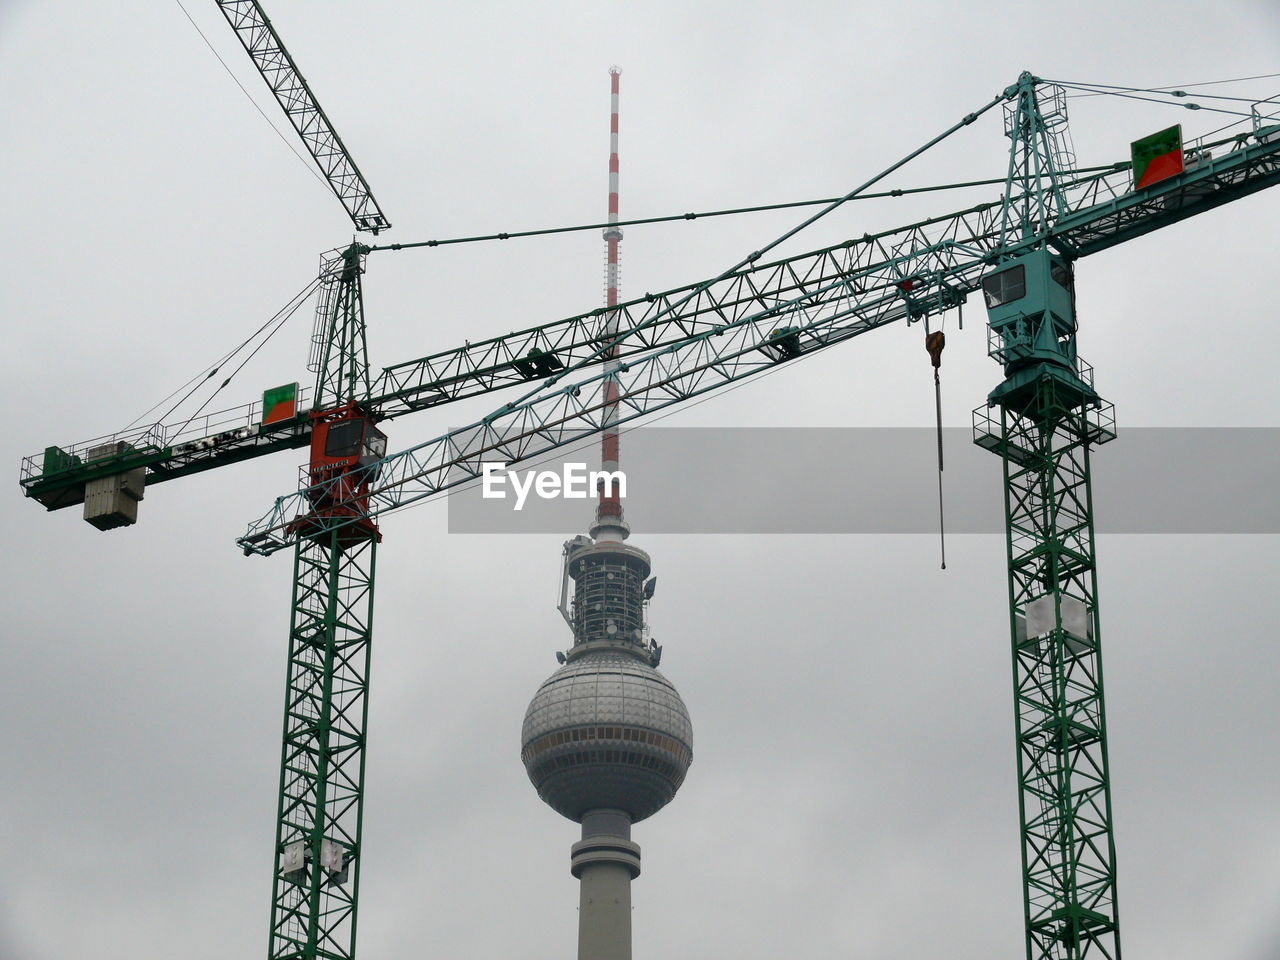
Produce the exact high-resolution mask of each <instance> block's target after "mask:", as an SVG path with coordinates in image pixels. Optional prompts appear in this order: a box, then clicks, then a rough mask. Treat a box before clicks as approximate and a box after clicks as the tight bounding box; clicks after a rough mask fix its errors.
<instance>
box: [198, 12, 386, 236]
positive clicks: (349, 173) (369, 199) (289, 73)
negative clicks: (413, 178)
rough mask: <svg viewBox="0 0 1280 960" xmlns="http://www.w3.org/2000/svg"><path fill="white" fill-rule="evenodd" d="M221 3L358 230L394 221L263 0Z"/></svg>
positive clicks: (383, 226)
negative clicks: (286, 47) (376, 198)
mask: <svg viewBox="0 0 1280 960" xmlns="http://www.w3.org/2000/svg"><path fill="white" fill-rule="evenodd" d="M217 3H218V9H219V10H221V11H222V15H223V16H224V17H226V18H227V23H229V24H231V27H232V29H233V30H235V32H236V36H237V37H239V38H240V42H241V44H243V45H244V49H245V51H246V52H247V53H248V54H249V56H250V58H251V59H252V60H253V65H254V66H255V67H257V68H258V72H259V73H260V74H262V79H263V80H265V81H266V82H267V86H268V87H270V88H271V93H272V95H273V96H274V97H275V98H276V101H277V102H278V103H279V104H280V107H281V109H283V110H284V112H285V116H287V117H288V118H289V122H290V123H291V124H293V129H294V130H296V131H297V132H298V136H299V137H301V138H302V142H303V144H304V145H305V146H306V148H307V151H308V152H309V153H310V154H311V156H312V158H313V159H314V160H315V162H316V166H318V167H319V168H320V172H321V173H322V174H324V178H325V180H327V181H328V183H329V186H330V188H331V189H332V190H333V192H334V194H335V195H336V196H337V198H338V200H340V201H341V202H342V205H343V207H345V208H346V211H347V213H348V215H350V217H351V221H352V222H353V223H354V224H355V225H356V229H357V230H367V231H369V232H370V233H373V234H377V233H378V232H379V231H382V230H386V229H387V228H388V227H390V226H391V221H389V220H388V219H387V218H386V216H384V215H383V213H382V209H381V208H380V207H379V206H378V201H377V200H375V199H374V197H373V192H372V191H371V190H370V189H369V183H368V181H366V180H365V178H364V175H363V174H362V173H361V172H360V168H359V167H357V166H356V162H355V161H354V160H353V159H351V154H350V153H348V152H347V148H346V146H344V145H343V143H342V138H341V137H339V136H338V134H337V131H335V130H334V129H333V124H331V123H330V122H329V118H328V117H327V116H325V112H324V110H323V108H321V106H320V104H319V103H318V102H317V101H316V98H315V95H314V94H313V93H312V92H311V88H310V87H309V86H307V81H306V80H304V79H303V78H302V74H301V73H300V72H299V70H298V65H297V64H296V63H294V62H293V57H291V56H290V55H289V51H288V50H286V49H285V47H284V43H283V42H282V41H281V40H280V35H279V34H278V33H276V29H275V27H273V26H272V25H271V21H270V20H268V19H267V15H266V13H265V12H264V11H263V9H262V5H261V4H259V3H258V2H257V0H217Z"/></svg>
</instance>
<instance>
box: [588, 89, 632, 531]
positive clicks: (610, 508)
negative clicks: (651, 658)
mask: <svg viewBox="0 0 1280 960" xmlns="http://www.w3.org/2000/svg"><path fill="white" fill-rule="evenodd" d="M621 75H622V70H621V69H619V68H618V67H610V68H609V210H608V220H607V223H608V226H606V227H605V228H604V243H605V307H607V308H608V310H607V312H606V314H605V328H604V334H605V336H606V337H607V338H613V337H615V336H616V335H617V333H618V310H617V307H618V251H619V247H620V246H621V245H622V228H621V227H619V226H618V78H619V77H620V76H621ZM605 357H606V359H605V374H606V376H605V379H604V422H605V424H607V427H606V429H605V430H604V432H603V433H601V435H600V469H601V472H602V473H604V474H614V473H617V472H618V470H619V469H620V467H619V455H620V452H621V451H620V449H619V438H618V393H619V385H618V367H619V360H618V347H617V345H616V344H615V345H614V346H612V347H610V348H609V350H608V352H607V353H606V354H605ZM620 490H621V486H620V484H619V483H618V482H616V481H614V482H612V483H610V482H609V480H608V479H607V478H606V479H602V480H601V481H600V485H599V487H598V488H597V491H596V497H597V500H596V521H595V523H594V524H593V525H592V527H591V536H592V538H593V539H595V540H596V541H600V540H606V541H609V540H612V541H622V540H625V539H626V538H627V534H628V533H629V532H630V531H629V529H628V527H627V524H626V522H625V521H624V520H623V519H622V502H621V499H620Z"/></svg>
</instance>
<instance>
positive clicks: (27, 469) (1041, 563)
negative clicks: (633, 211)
mask: <svg viewBox="0 0 1280 960" xmlns="http://www.w3.org/2000/svg"><path fill="white" fill-rule="evenodd" d="M224 6H228V5H224ZM253 6H254V8H255V9H257V10H259V12H260V8H258V7H257V5H256V4H254V5H253ZM264 21H265V18H264ZM272 36H274V32H273V33H272ZM276 42H277V43H278V37H276ZM290 62H292V61H290ZM269 82H270V81H269ZM996 105H1003V107H1004V112H1005V120H1006V124H1005V130H1006V133H1007V134H1008V136H1009V137H1010V139H1011V149H1010V159H1009V167H1008V173H1007V178H1006V188H1005V192H1004V195H1003V197H1002V198H1001V199H999V200H997V201H994V202H991V203H986V204H980V205H977V206H974V207H970V208H968V209H965V210H961V211H958V212H955V213H951V214H947V215H944V216H940V217H934V218H931V219H928V220H923V221H920V222H917V223H913V224H910V225H907V226H904V227H899V228H895V229H892V230H888V231H884V232H882V233H879V234H875V235H864V236H863V237H860V238H855V239H850V240H848V241H846V242H844V243H841V244H837V245H834V246H831V247H827V248H823V249H820V250H816V251H811V252H808V253H803V254H799V255H796V256H791V257H787V258H784V259H780V260H776V261H772V262H761V261H762V259H763V258H762V252H765V251H768V250H769V249H771V248H772V246H774V245H776V242H775V244H771V245H770V246H769V247H765V248H763V250H762V251H758V252H756V253H753V254H751V255H750V256H748V257H747V258H745V259H744V260H743V261H742V262H741V263H739V264H738V265H737V266H735V267H734V268H732V269H730V270H728V271H726V272H724V273H723V274H721V275H719V276H717V277H715V278H713V279H710V280H704V281H701V282H698V283H694V284H689V285H687V286H683V287H678V288H674V289H672V290H668V291H665V292H663V293H659V294H646V295H645V296H644V297H641V298H637V299H635V300H632V301H630V302H627V303H624V304H620V305H618V306H617V307H616V308H613V309H612V310H610V311H609V316H605V311H603V310H593V311H590V312H588V313H584V314H580V315H578V316H575V317H570V318H567V319H564V320H558V321H553V322H551V323H546V324H542V325H539V326H536V327H531V328H529V329H527V330H523V331H517V332H514V333H511V334H508V335H506V336H502V337H495V338H492V339H489V340H484V341H478V342H476V343H467V344H466V345H464V346H463V347H461V348H456V349H453V350H447V351H444V352H441V353H436V354H432V355H430V356H427V357H423V358H421V359H418V360H413V361H409V362H406V363H401V364H397V365H395V366H392V367H388V368H385V369H383V370H382V371H381V372H380V373H378V374H377V375H374V374H373V373H372V372H371V369H370V366H369V362H368V358H367V351H366V346H365V323H364V315H363V302H362V295H361V290H362V287H361V282H362V281H361V277H362V274H363V272H364V265H365V259H366V257H367V256H368V255H369V254H371V253H373V252H376V251H379V250H391V249H401V248H402V245H392V246H383V247H377V246H367V245H363V244H352V245H351V246H350V247H348V248H346V249H345V250H343V251H340V252H339V253H338V254H337V255H336V256H333V257H331V258H329V260H328V261H327V262H326V266H325V267H324V268H323V269H322V276H321V289H322V297H321V305H320V308H319V309H318V311H317V317H318V321H319V326H318V329H317V333H316V336H315V343H316V345H317V349H316V351H315V353H314V363H313V365H312V366H313V370H314V372H315V373H316V382H315V387H314V393H313V396H312V408H311V410H310V411H309V412H296V411H286V413H285V415H283V416H279V417H277V416H276V415H275V414H274V413H273V414H272V415H271V416H269V417H268V416H266V415H265V414H266V411H265V410H264V411H259V410H258V408H257V407H256V406H250V407H246V408H243V409H241V410H239V411H228V412H227V417H225V418H224V420H226V421H227V422H238V421H239V420H241V419H244V418H247V419H248V425H243V426H239V427H236V428H235V429H223V430H220V431H219V432H217V433H215V434H213V435H210V436H203V437H198V438H196V439H194V440H193V439H191V438H190V436H189V435H187V434H184V433H183V432H182V431H173V430H169V429H168V428H166V427H165V426H164V425H156V426H153V427H150V428H145V429H144V430H142V431H135V432H134V433H132V434H119V435H116V436H113V437H109V438H103V439H101V440H95V441H90V442H89V443H87V444H81V445H77V446H75V447H71V448H67V449H63V448H58V447H50V448H47V449H46V451H45V452H44V454H43V455H40V456H36V457H30V458H27V460H26V461H24V464H23V469H22V478H21V484H22V487H23V490H24V492H25V493H26V494H27V495H28V496H30V497H32V498H34V499H36V500H38V501H39V502H40V503H42V504H44V505H45V506H46V507H47V508H48V509H50V510H54V509H59V508H63V507H66V506H70V505H72V504H78V503H81V502H83V503H85V508H86V518H89V519H92V520H93V522H95V524H96V525H99V526H102V527H104V528H106V527H108V526H114V525H121V524H123V523H128V522H132V518H130V517H123V518H121V517H115V516H114V515H113V517H111V518H108V520H106V521H103V520H102V517H101V514H102V506H101V500H102V496H103V493H102V491H103V490H104V489H107V490H108V492H109V493H110V494H111V495H112V496H114V497H115V498H116V499H117V500H119V499H121V498H127V497H128V496H132V495H133V494H134V493H136V495H137V496H138V497H139V498H140V496H141V490H142V488H143V487H144V486H145V485H146V484H154V483H158V482H162V481H166V480H170V479H175V478H177V477H180V476H185V475H188V474H190V473H196V472H201V471H204V470H208V469H212V468H215V467H219V466H224V465H227V464H230V463H235V462H239V461H240V460H244V459H249V458H255V457H258V456H263V455H266V454H268V453H272V452H275V451H277V450H280V449H294V448H298V447H301V446H306V445H309V446H310V450H311V456H310V465H309V468H308V471H307V475H306V480H305V481H304V484H303V486H302V489H300V490H299V491H297V492H296V493H293V494H290V495H287V496H284V497H281V498H279V499H278V500H277V501H276V503H275V505H274V506H273V507H272V509H271V510H270V511H268V512H267V513H266V514H265V515H264V516H263V517H262V518H261V519H260V520H258V521H257V522H255V523H254V524H252V525H250V527H249V529H248V530H247V531H246V533H245V534H244V535H243V536H242V537H240V538H239V540H238V543H239V545H240V546H241V547H242V548H243V549H244V551H245V553H246V554H249V553H256V554H262V555H267V554H272V553H275V552H277V551H279V550H282V549H286V548H292V549H293V551H294V586H293V596H292V612H291V621H290V634H289V666H288V675H287V681H286V709H285V723H284V742H283V751H282V763H281V783H280V794H279V807H278V817H277V836H276V847H275V852H274V856H275V869H274V882H273V894H272V897H273V899H272V915H271V940H270V951H269V954H268V955H269V957H270V958H271V960H285V958H307V960H311V958H329V960H349V958H352V957H354V954H355V937H356V917H357V903H358V897H357V893H358V889H359V876H360V866H361V853H362V851H361V808H362V800H363V780H364V776H363V774H364V745H365V720H366V717H367V712H368V664H369V651H370V643H371V629H372V613H373V593H374V590H373V587H374V559H375V554H376V548H377V543H378V541H379V539H380V537H381V534H380V531H379V529H378V526H377V524H376V520H377V519H378V518H380V517H381V516H382V515H383V514H386V513H390V512H393V511H395V510H397V509H399V508H402V507H404V506H407V505H409V504H411V503H414V502H417V501H419V500H422V499H424V498H426V497H430V496H434V495H437V494H439V493H441V492H442V491H444V490H447V489H450V488H452V487H455V486H458V485H459V484H463V483H467V482H469V481H471V480H474V479H475V478H476V477H478V476H479V475H480V473H481V469H482V466H481V465H482V463H483V462H484V461H486V460H495V459H502V460H504V461H505V462H507V463H516V462H519V461H522V460H527V459H530V458H533V457H537V456H540V455H543V454H545V453H547V452H548V451H551V450H555V449H557V448H559V447H563V446H565V445H568V444H572V443H575V442H577V441H580V440H581V439H583V438H585V437H588V436H591V435H593V434H595V433H598V432H600V431H601V430H603V429H604V428H605V426H606V425H608V424H612V425H615V426H616V425H620V424H621V423H624V422H629V421H633V420H636V419H638V418H641V417H644V416H646V415H648V414H651V413H653V412H654V411H657V410H661V409H664V408H666V407H670V406H672V405H675V404H679V403H682V402H684V401H686V400H688V399H690V398H692V397H696V396H701V395H703V394H706V393H708V392H711V391H714V390H717V389H720V388H722V387H724V386H726V385H728V384H731V383H735V382H737V381H740V380H743V379H745V378H747V377H750V376H753V375H755V374H758V373H761V372H764V371H766V370H770V369H773V368H774V367H775V366H777V365H778V364H782V363H786V362H788V361H790V360H793V359H795V358H798V357H801V356H805V355H808V354H810V353H813V352H816V351H818V350H822V349H825V348H827V347H830V346H833V345H835V344H837V343H842V342H844V341H846V340H849V339H852V338H853V337H856V336H860V335H861V334H863V333H867V332H869V331H871V330H875V329H879V328H880V327H883V326H886V325H888V324H891V323H895V322H897V321H899V320H905V321H906V322H907V323H912V322H915V321H919V320H922V319H924V318H927V317H930V316H934V315H938V314H941V313H944V312H946V311H948V310H951V309H953V308H955V307H957V306H958V305H960V304H962V303H964V302H965V300H966V299H967V297H968V296H969V295H971V294H974V293H978V292H981V294H982V296H983V299H984V301H985V304H986V306H987V311H988V343H989V347H990V350H989V352H990V354H991V356H992V357H993V358H995V359H996V360H998V361H999V362H1000V363H1001V364H1002V366H1003V369H1004V374H1005V376H1004V379H1003V381H1002V382H1001V383H1000V384H999V385H997V387H996V388H995V389H994V390H993V391H992V392H991V394H990V395H989V397H988V400H987V403H986V404H985V405H984V406H983V407H981V408H979V410H978V411H976V412H975V417H974V440H975V442H976V443H978V444H979V445H980V446H982V447H985V448H987V449H989V450H991V451H992V452H994V453H996V454H998V455H999V456H1000V458H1001V461H1002V464H1003V476H1004V500H1005V514H1006V516H1005V519H1006V531H1007V543H1008V578H1009V604H1010V632H1011V638H1012V642H1011V648H1012V657H1013V677H1014V686H1015V731H1016V744H1017V751H1018V772H1019V789H1020V796H1019V810H1020V837H1021V849H1022V862H1023V889H1024V909H1025V936H1026V952H1027V957H1028V960H1086V958H1111V960H1119V957H1120V941H1119V921H1118V914H1117V906H1116V881H1115V852H1114V842H1113V837H1112V829H1111V801H1110V777H1109V773H1108V766H1107V754H1106V728H1105V714H1104V710H1103V687H1102V671H1101V659H1100V646H1099V643H1100V630H1099V620H1098V609H1097V575H1096V562H1095V556H1094V546H1093V517H1092V497H1091V491H1090V472H1089V458H1090V454H1091V451H1092V449H1093V448H1094V447H1096V446H1098V445H1100V444H1102V443H1105V442H1106V441H1108V440H1110V439H1112V438H1113V437H1114V435H1115V431H1114V415H1113V413H1112V411H1111V407H1110V406H1109V405H1108V404H1106V403H1105V402H1103V401H1102V400H1101V398H1100V397H1099V395H1098V394H1097V393H1096V391H1095V390H1094V387H1093V377H1092V371H1091V369H1090V368H1089V366H1088V365H1087V364H1085V363H1084V361H1083V360H1081V359H1080V358H1079V357H1078V356H1077V354H1076V345H1075V340H1076V313H1075V280H1074V264H1075V262H1076V260H1078V259H1079V258H1080V257H1084V256H1087V255H1090V254H1093V253H1096V252H1099V251H1101V250H1105V249H1107V248H1109V247H1111V246H1114V245H1116V244H1119V243H1123V242H1125V241H1127V240H1130V239H1134V238H1136V237H1140V236H1142V235H1144V234H1146V233H1149V232H1151V231H1153V230H1156V229H1159V228H1162V227H1164V226H1168V225H1170V224H1173V223H1176V222H1178V221H1180V220H1183V219H1186V218H1188V217H1192V216H1195V215H1196V214H1199V213H1201V212H1204V211H1206V210H1209V209H1212V208H1214V207H1217V206H1220V205H1222V204H1225V203H1229V202H1232V201H1234V200H1237V199H1240V198H1243V197H1246V196H1249V195H1250V194H1252V193H1254V192H1257V191H1258V190H1261V189H1264V188H1266V187H1268V186H1272V185H1274V184H1276V183H1280V124H1277V123H1275V122H1274V121H1271V122H1268V121H1266V120H1265V119H1264V118H1263V116H1262V115H1261V114H1259V113H1257V112H1255V118H1254V122H1253V124H1252V129H1250V130H1249V131H1248V132H1246V133H1242V134H1238V135H1235V136H1231V137H1227V138H1225V139H1223V140H1221V141H1218V142H1215V143H1211V144H1201V145H1200V146H1199V147H1198V149H1197V150H1196V151H1195V153H1194V160H1195V162H1194V163H1188V164H1187V165H1186V168H1185V169H1183V165H1182V159H1183V157H1182V154H1183V151H1182V148H1181V145H1180V144H1179V145H1178V147H1177V153H1178V157H1177V159H1178V163H1177V167H1178V171H1177V172H1176V173H1174V174H1173V175H1169V176H1167V177H1165V178H1164V179H1162V180H1159V181H1158V182H1153V183H1151V184H1144V185H1141V186H1138V185H1135V183H1134V179H1135V178H1133V177H1131V171H1130V169H1129V164H1126V163H1118V164H1113V165H1111V166H1108V167H1103V168H1092V169H1090V170H1081V169H1078V168H1074V159H1073V158H1072V157H1071V156H1070V150H1069V143H1068V141H1067V139H1066V136H1065V123H1066V116H1065V100H1064V99H1063V96H1062V90H1061V89H1060V88H1058V87H1056V86H1054V85H1051V84H1046V83H1044V82H1042V81H1040V80H1038V79H1037V78H1035V77H1033V76H1031V75H1030V74H1023V75H1022V77H1020V78H1019V80H1018V82H1017V83H1015V84H1014V85H1012V86H1010V87H1009V88H1008V89H1006V90H1005V91H1003V92H1002V93H1001V94H1000V95H999V96H997V97H996V98H995V99H993V100H992V101H991V102H990V103H988V104H986V105H985V106H984V107H982V108H981V109H979V110H978V111H975V112H974V113H971V114H969V115H967V116H966V117H964V118H963V119H962V120H961V121H959V122H958V123H957V124H955V125H954V126H953V127H952V128H951V129H949V130H948V131H946V132H945V133H944V134H943V135H941V136H939V137H937V138H934V140H932V141H930V143H929V144H928V145H927V147H931V146H933V145H934V144H937V143H939V142H941V141H942V140H943V139H945V138H946V137H948V136H950V135H951V134H953V133H955V132H957V131H959V130H961V129H963V128H964V127H967V126H968V125H970V124H971V123H973V122H974V121H975V120H976V119H977V118H978V117H979V116H981V115H982V114H983V113H985V112H987V111H988V110H991V109H992V108H993V107H995V106H996ZM927 147H926V148H927ZM926 148H922V150H921V151H917V152H916V153H917V154H918V153H920V152H922V151H923V149H926ZM1212 151H1218V155H1217V156H1216V157H1215V156H1213V154H1212ZM914 155H915V154H913V156H914ZM1188 155H1189V156H1190V154H1188ZM901 165H902V163H901V162H900V163H898V164H895V165H894V166H893V167H891V168H889V169H888V170H886V171H884V172H883V173H881V174H879V175H877V176H876V177H874V178H872V179H871V180H869V181H867V183H866V184H864V185H863V186H861V187H859V188H858V189H857V190H855V191H853V192H851V193H850V194H848V195H847V196H846V197H845V198H844V200H849V199H853V198H854V197H856V196H857V195H859V193H861V192H862V191H865V190H866V189H867V188H869V187H870V186H871V185H873V184H875V183H876V182H878V181H879V180H881V179H883V178H884V177H885V176H886V175H887V174H889V173H890V172H892V171H893V170H896V169H897V168H898V167H899V166H901ZM839 202H843V200H842V201H838V202H837V204H836V205H838V203H839ZM809 222H812V220H810V221H809ZM794 232H795V231H792V232H791V233H789V234H787V235H786V236H790V235H791V234H793V233H794ZM406 246H407V245H406ZM606 356H611V357H616V358H618V359H620V360H621V362H620V363H619V364H618V365H617V366H616V369H610V370H609V371H608V372H601V371H600V369H599V366H600V364H601V362H602V361H603V360H604V359H605V358H606ZM606 382H610V383H612V384H614V388H613V393H612V396H613V397H615V398H616V403H612V402H611V401H609V400H608V399H606V390H605V383H606ZM521 384H523V385H525V386H526V387H528V388H529V389H528V390H527V392H525V393H524V394H523V395H522V396H520V397H518V398H517V399H515V400H513V401H511V402H508V403H506V404H504V405H503V406H502V407H500V408H498V409H497V410H495V411H493V412H492V413H491V414H490V415H488V416H486V417H484V418H482V419H481V420H479V421H476V422H475V423H472V424H469V425H467V426H464V427H461V428H459V429H457V430H453V431H450V432H449V433H447V434H444V435H442V436H440V437H437V438H435V439H433V440H430V441H428V442H426V443H423V444H419V445H417V446H415V447H412V448H409V449H407V450H404V451H401V452H400V453H396V454H393V455H391V456H386V455H385V444H386V438H385V436H384V435H383V434H382V433H381V431H380V430H378V428H377V427H376V423H377V422H378V421H380V420H383V419H386V418H389V417H393V416H399V415H403V414H407V413H410V412H414V411H417V410H422V409H427V408H430V407H434V406H437V405H440V404H444V403H449V402H452V401H454V400H457V399H461V398H463V397H467V396H475V395H478V394H481V393H487V392H489V391H492V390H497V389H501V388H509V387H514V386H518V385H521ZM259 414H261V416H260V415H259ZM258 421H262V422H258ZM108 488H109V489H108ZM131 491H132V493H131ZM132 509H133V510H134V514H133V516H136V502H135V504H134V506H133V508H132ZM91 514H92V516H91Z"/></svg>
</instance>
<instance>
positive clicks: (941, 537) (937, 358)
mask: <svg viewBox="0 0 1280 960" xmlns="http://www.w3.org/2000/svg"><path fill="white" fill-rule="evenodd" d="M924 330H925V335H924V348H925V350H927V351H928V352H929V361H930V363H932V364H933V397H934V409H935V410H936V412H937V421H938V548H939V550H940V552H941V554H942V569H943V570H945V569H947V532H946V522H945V518H944V516H943V511H942V468H943V465H942V378H941V377H940V376H939V375H938V374H939V371H940V370H941V369H942V348H943V347H945V346H946V345H947V337H946V334H944V333H943V332H942V330H941V328H939V329H937V330H934V331H933V332H932V333H931V332H929V320H928V318H926V319H925V322H924Z"/></svg>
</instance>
